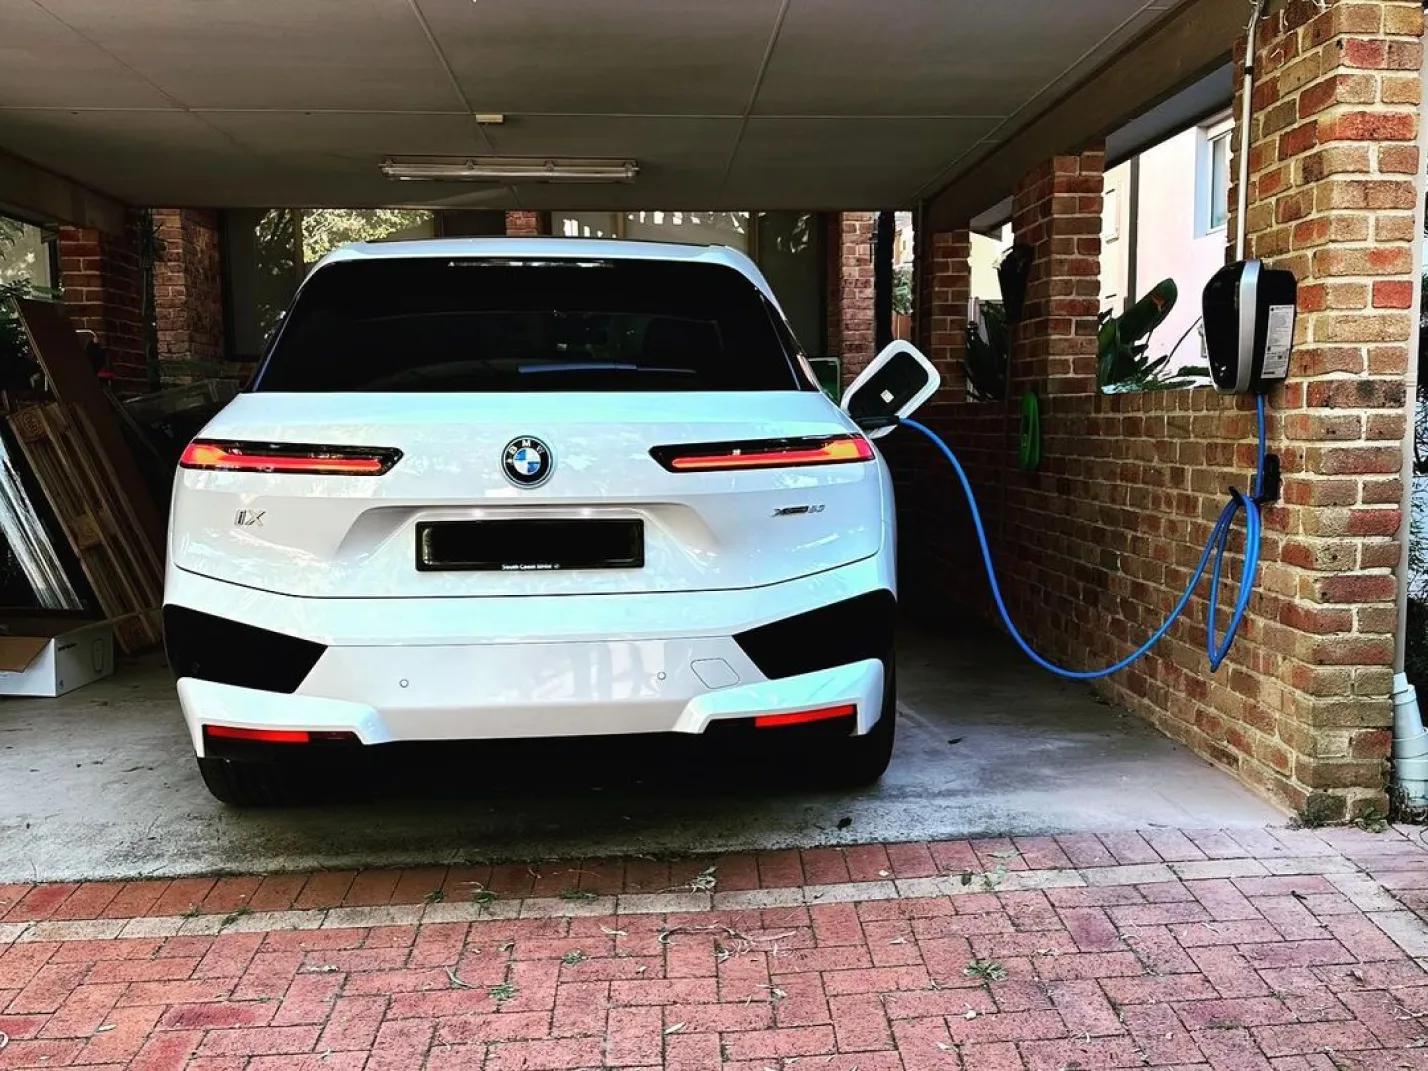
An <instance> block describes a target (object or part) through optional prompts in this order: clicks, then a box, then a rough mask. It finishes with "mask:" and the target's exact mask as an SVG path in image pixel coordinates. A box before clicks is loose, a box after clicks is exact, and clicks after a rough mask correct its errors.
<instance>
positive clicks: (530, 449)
mask: <svg viewBox="0 0 1428 1071" xmlns="http://www.w3.org/2000/svg"><path fill="white" fill-rule="evenodd" d="M554 467H555V465H554V463H553V462H552V460H551V456H550V447H548V446H546V445H545V443H543V442H541V441H540V440H539V439H536V438H532V437H531V436H529V435H522V436H521V437H520V438H518V439H512V440H511V441H510V442H508V443H507V444H506V449H505V453H504V454H503V455H502V458H501V471H502V472H504V473H505V474H506V479H508V480H510V481H511V482H512V483H513V484H515V485H516V486H517V487H539V486H540V485H541V484H543V483H545V481H546V480H548V479H550V473H551V470H552V469H553V468H554Z"/></svg>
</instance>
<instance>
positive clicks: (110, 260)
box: [58, 212, 149, 393]
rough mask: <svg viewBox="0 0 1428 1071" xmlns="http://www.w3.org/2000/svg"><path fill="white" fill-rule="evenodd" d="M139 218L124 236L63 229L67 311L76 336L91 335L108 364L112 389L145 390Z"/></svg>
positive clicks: (129, 222)
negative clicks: (101, 347)
mask: <svg viewBox="0 0 1428 1071" xmlns="http://www.w3.org/2000/svg"><path fill="white" fill-rule="evenodd" d="M142 228H143V218H142V216H141V214H140V213H138V212H131V213H130V214H129V216H128V218H127V220H126V222H125V226H124V230H123V231H122V232H120V233H118V234H107V233H105V232H103V231H100V230H96V229H93V228H88V227H61V228H60V231H59V240H58V251H59V278H60V287H61V289H62V291H63V298H62V300H63V303H64V307H65V311H66V312H67V313H68V314H69V316H70V318H71V319H72V320H73V321H74V325H75V328H76V330H79V331H86V332H89V333H91V334H92V335H93V336H94V338H95V339H96V340H97V341H98V342H99V344H100V345H101V346H103V347H104V350H105V352H106V354H107V355H108V358H109V369H110V371H111V372H112V373H113V375H114V377H115V388H116V389H117V390H119V391H121V392H128V393H136V392H139V391H143V390H145V389H147V387H148V384H149V372H148V367H147V362H146V359H145V348H146V343H145V336H146V331H145V328H144V322H143V319H144V316H143V308H144V288H143V274H142V270H141V266H140V246H141V233H142Z"/></svg>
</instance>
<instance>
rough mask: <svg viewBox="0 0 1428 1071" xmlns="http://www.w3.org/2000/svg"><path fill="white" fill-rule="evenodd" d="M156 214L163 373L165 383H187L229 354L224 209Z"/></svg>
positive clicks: (156, 314)
mask: <svg viewBox="0 0 1428 1071" xmlns="http://www.w3.org/2000/svg"><path fill="white" fill-rule="evenodd" d="M152 218H153V226H154V284H153V285H154V321H155V324H156V328H157V330H156V335H157V352H158V359H159V372H160V376H161V377H162V380H163V382H164V383H165V384H169V383H186V382H190V381H192V380H193V379H197V378H202V377H203V375H204V371H205V370H204V367H203V365H206V364H211V363H212V362H215V361H217V360H219V359H220V358H221V357H222V356H223V341H224V340H223V275H222V258H221V254H220V250H219V238H218V213H217V212H215V211H213V210H211V209H192V208H185V209H178V208H160V209H155V210H154V211H153V213H152ZM195 362H198V364H197V365H195Z"/></svg>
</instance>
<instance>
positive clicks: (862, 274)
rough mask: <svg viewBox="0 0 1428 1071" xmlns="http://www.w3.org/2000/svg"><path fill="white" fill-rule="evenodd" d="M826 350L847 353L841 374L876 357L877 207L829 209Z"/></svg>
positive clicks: (848, 375) (849, 375)
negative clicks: (835, 210) (874, 274)
mask: <svg viewBox="0 0 1428 1071" xmlns="http://www.w3.org/2000/svg"><path fill="white" fill-rule="evenodd" d="M825 218H826V220H827V228H828V230H827V241H826V242H825V243H824V245H825V248H826V251H827V257H828V272H827V278H828V301H827V317H828V336H827V344H828V352H829V353H830V354H836V355H839V356H841V357H842V358H843V380H844V382H847V381H849V380H851V379H852V378H853V377H854V376H856V375H857V374H858V373H859V372H860V371H862V369H863V368H864V366H866V365H867V363H868V362H869V361H871V360H872V359H873V347H874V345H875V343H876V337H875V332H874V326H873V232H874V230H875V229H876V225H877V219H878V214H877V213H876V212H843V213H836V212H834V213H829V214H828V215H827V216H826V217H825Z"/></svg>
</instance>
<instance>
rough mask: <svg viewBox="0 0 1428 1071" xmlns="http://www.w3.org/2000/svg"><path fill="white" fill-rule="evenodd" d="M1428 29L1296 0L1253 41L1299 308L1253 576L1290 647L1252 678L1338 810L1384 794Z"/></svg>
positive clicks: (1280, 648)
mask: <svg viewBox="0 0 1428 1071" xmlns="http://www.w3.org/2000/svg"><path fill="white" fill-rule="evenodd" d="M1422 32H1423V25H1422V13H1421V8H1420V6H1419V4H1418V2H1417V0H1380V2H1373V3H1360V2H1353V3H1350V2H1346V0H1327V3H1325V4H1323V5H1318V4H1314V3H1304V2H1297V3H1291V4H1289V5H1288V6H1286V7H1284V8H1282V9H1280V10H1279V11H1276V12H1275V13H1274V14H1273V15H1272V16H1271V17H1270V18H1268V19H1266V20H1265V22H1264V23H1263V24H1262V26H1261V29H1260V34H1259V39H1258V46H1257V52H1258V62H1259V65H1260V70H1261V72H1262V73H1261V74H1260V75H1259V80H1258V83H1257V85H1256V87H1255V104H1256V111H1257V115H1256V117H1255V120H1254V124H1253V128H1252V144H1251V150H1250V166H1251V179H1250V190H1249V204H1250V207H1249V213H1248V230H1249V251H1250V255H1251V256H1260V257H1264V258H1266V259H1267V260H1269V261H1270V262H1271V263H1273V264H1274V265H1275V266H1277V267H1284V268H1290V269H1292V270H1293V271H1294V272H1295V274H1296V275H1297V276H1298V278H1299V321H1298V330H1297V343H1298V348H1297V349H1296V351H1295V354H1294V357H1293V361H1292V366H1291V372H1292V375H1293V379H1292V380H1291V381H1290V382H1289V383H1288V384H1287V385H1286V386H1285V388H1284V389H1283V390H1281V391H1278V392H1276V394H1275V395H1274V396H1273V397H1272V399H1271V403H1272V406H1273V408H1274V410H1275V411H1276V412H1278V413H1282V414H1283V417H1282V424H1281V425H1280V428H1281V435H1282V440H1283V441H1282V443H1281V444H1280V445H1279V451H1280V453H1281V456H1282V457H1283V459H1284V463H1285V471H1286V478H1285V486H1284V504H1283V506H1282V507H1281V508H1280V509H1277V510H1274V511H1272V516H1271V517H1270V518H1269V524H1268V527H1269V528H1271V529H1272V532H1273V534H1271V535H1270V536H1269V539H1270V540H1271V542H1277V541H1280V540H1282V542H1280V545H1279V554H1278V561H1276V562H1272V563H1271V564H1269V565H1267V566H1266V567H1265V569H1264V572H1263V579H1262V587H1263V589H1264V590H1265V592H1266V594H1265V596H1264V598H1263V601H1264V604H1265V610H1266V612H1267V614H1268V616H1269V617H1270V618H1271V620H1272V621H1273V624H1272V625H1268V626H1266V628H1265V640H1266V642H1267V643H1269V644H1271V645H1272V648H1273V650H1274V652H1276V654H1277V655H1278V656H1280V658H1281V659H1282V661H1281V663H1280V665H1279V666H1278V668H1277V671H1276V669H1275V667H1274V665H1273V663H1270V664H1268V665H1266V667H1265V669H1266V671H1267V672H1272V673H1273V675H1274V677H1275V678H1276V679H1275V681H1274V683H1273V686H1272V687H1260V688H1259V689H1257V691H1256V697H1257V698H1258V699H1259V701H1260V702H1261V703H1263V704H1264V705H1265V707H1266V711H1267V713H1268V712H1272V716H1273V717H1275V718H1276V719H1277V722H1276V723H1275V725H1274V732H1275V735H1276V736H1277V737H1278V739H1279V740H1280V741H1282V742H1283V744H1284V745H1285V746H1286V747H1287V748H1288V750H1289V752H1290V753H1291V754H1290V757H1291V762H1292V765H1291V766H1290V768H1288V769H1286V770H1285V771H1284V774H1285V776H1286V777H1288V778H1289V779H1290V780H1291V782H1292V797H1293V796H1297V797H1302V796H1304V795H1305V794H1307V793H1310V792H1320V793H1330V794H1331V795H1330V796H1329V797H1326V802H1327V804H1328V806H1329V807H1330V808H1331V809H1335V808H1336V809H1337V811H1338V813H1343V810H1344V807H1345V804H1347V806H1348V809H1350V810H1352V809H1354V808H1355V807H1357V806H1361V805H1366V804H1369V803H1372V804H1373V805H1375V806H1380V807H1381V806H1382V805H1383V800H1384V797H1383V785H1384V773H1385V767H1384V760H1385V759H1386V758H1387V757H1388V751H1389V741H1390V733H1389V726H1390V724H1391V709H1390V702H1389V687H1390V679H1391V673H1392V659H1393V647H1394V644H1393V631H1394V624H1395V612H1394V611H1395V598H1396V591H1397V584H1396V581H1395V578H1394V576H1393V570H1394V568H1395V566H1396V564H1397V561H1398V543H1397V540H1398V539H1399V538H1407V537H1408V526H1407V519H1406V518H1405V517H1403V516H1402V515H1401V512H1400V508H1399V503H1400V499H1401V494H1402V490H1403V488H1402V486H1401V483H1400V479H1399V473H1400V461H1401V452H1400V441H1401V436H1402V434H1403V431H1404V421H1405V398H1404V382H1403V377H1404V373H1405V370H1406V367H1407V361H1408V353H1409V350H1408V342H1409V338H1410V334H1411V332H1412V331H1414V330H1415V329H1416V325H1415V324H1414V323H1413V322H1412V317H1411V315H1410V314H1409V312H1408V311H1407V310H1408V308H1409V306H1410V302H1411V298H1412V293H1413V287H1415V286H1417V285H1418V280H1416V279H1415V278H1414V277H1413V273H1412V266H1413V257H1412V248H1411V243H1412V239H1413V229H1414V216H1413V211H1414V204H1415V199H1416V197H1417V192H1416V187H1415V183H1414V176H1415V174H1416V173H1417V171H1418V169H1419V167H1420V166H1421V161H1419V159H1418V152H1417V147H1416V145H1415V142H1414V139H1415V137H1416V135H1417V123H1418V120H1419V117H1418V107H1419V85H1420V83H1419V68H1420V66H1421V64H1422V55H1423V49H1422V40H1421V37H1422ZM1236 107H1237V109H1238V104H1237V105H1236ZM1236 140H1237V139H1236ZM1236 167H1237V165H1232V172H1231V173H1232V175H1233V174H1235V168H1236ZM1230 203H1231V205H1232V206H1233V205H1234V203H1235V200H1234V196H1233V193H1232V196H1231V202H1230ZM1230 234H1231V235H1233V234H1234V221H1233V219H1232V220H1231V223H1230ZM1409 411H1410V412H1411V409H1410V410H1409ZM1244 460H1245V461H1246V462H1247V461H1248V458H1245V459H1244Z"/></svg>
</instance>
